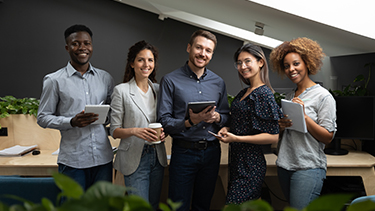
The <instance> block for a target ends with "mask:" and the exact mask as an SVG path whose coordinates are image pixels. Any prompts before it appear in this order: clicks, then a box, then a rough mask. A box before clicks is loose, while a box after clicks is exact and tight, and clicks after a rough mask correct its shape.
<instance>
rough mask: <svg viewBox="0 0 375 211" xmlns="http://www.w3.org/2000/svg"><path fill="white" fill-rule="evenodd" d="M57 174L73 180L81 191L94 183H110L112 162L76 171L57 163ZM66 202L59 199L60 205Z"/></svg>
mask: <svg viewBox="0 0 375 211" xmlns="http://www.w3.org/2000/svg"><path fill="white" fill-rule="evenodd" d="M58 165H59V167H58V170H59V173H62V174H64V175H66V176H69V177H70V178H72V179H74V180H75V181H76V182H77V183H78V184H79V185H81V187H82V188H83V190H85V191H86V190H87V189H88V188H89V187H90V186H92V185H93V184H94V183H95V182H98V181H108V182H112V172H113V167H112V162H109V163H107V164H104V165H100V166H94V167H91V168H84V169H76V168H72V167H70V166H67V165H64V164H61V163H59V164H58ZM65 201H66V197H61V199H60V204H62V203H64V202H65Z"/></svg>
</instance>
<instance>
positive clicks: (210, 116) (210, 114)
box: [189, 106, 220, 124]
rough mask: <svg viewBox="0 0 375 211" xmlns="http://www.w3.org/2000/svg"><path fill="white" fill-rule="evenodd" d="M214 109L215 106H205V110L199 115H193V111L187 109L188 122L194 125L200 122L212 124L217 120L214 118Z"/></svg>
mask: <svg viewBox="0 0 375 211" xmlns="http://www.w3.org/2000/svg"><path fill="white" fill-rule="evenodd" d="M215 108H216V106H214V107H211V106H207V108H205V109H204V110H203V111H201V112H199V113H194V112H193V110H191V109H189V115H190V120H191V121H192V122H193V123H194V124H198V123H200V122H201V121H204V122H207V123H213V122H215V121H216V120H217V118H216V116H215V113H217V112H215ZM219 116H220V115H219Z"/></svg>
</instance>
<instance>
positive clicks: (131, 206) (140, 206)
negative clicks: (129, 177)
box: [124, 195, 153, 211]
mask: <svg viewBox="0 0 375 211" xmlns="http://www.w3.org/2000/svg"><path fill="white" fill-rule="evenodd" d="M125 204H126V209H124V210H131V211H147V210H149V211H152V210H153V209H152V207H151V205H150V204H149V203H148V202H147V201H146V200H144V199H143V198H142V197H140V196H136V195H129V196H126V197H125Z"/></svg>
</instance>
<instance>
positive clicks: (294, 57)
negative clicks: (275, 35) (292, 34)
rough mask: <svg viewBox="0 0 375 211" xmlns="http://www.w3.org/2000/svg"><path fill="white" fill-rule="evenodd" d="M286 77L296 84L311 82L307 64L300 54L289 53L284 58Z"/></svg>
mask: <svg viewBox="0 0 375 211" xmlns="http://www.w3.org/2000/svg"><path fill="white" fill-rule="evenodd" d="M284 71H285V75H286V76H287V77H288V78H289V79H290V80H291V81H292V82H293V83H295V84H302V83H303V82H304V81H307V80H309V76H308V70H307V67H306V64H305V62H304V61H303V60H302V58H301V56H300V55H299V54H298V53H294V52H292V53H288V54H287V55H286V56H285V58H284Z"/></svg>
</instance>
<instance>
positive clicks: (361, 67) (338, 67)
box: [331, 53, 375, 95]
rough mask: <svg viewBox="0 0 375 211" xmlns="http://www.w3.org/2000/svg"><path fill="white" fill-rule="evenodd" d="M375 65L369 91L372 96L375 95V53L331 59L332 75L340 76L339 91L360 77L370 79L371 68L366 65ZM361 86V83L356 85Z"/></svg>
mask: <svg viewBox="0 0 375 211" xmlns="http://www.w3.org/2000/svg"><path fill="white" fill-rule="evenodd" d="M369 63H374V65H373V66H372V71H371V73H372V74H371V76H370V82H369V84H368V89H369V91H370V94H371V95H375V84H374V83H375V77H374V76H373V75H374V74H375V71H374V70H375V53H368V54H360V55H349V56H338V57H331V65H332V74H333V75H336V76H338V78H337V80H338V81H337V89H339V90H342V88H343V87H345V86H347V85H349V84H350V83H352V82H353V80H354V79H355V78H356V77H357V76H358V75H361V74H362V75H363V76H364V77H365V78H366V79H367V78H368V77H369V67H365V65H366V64H369ZM356 84H360V83H356Z"/></svg>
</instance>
